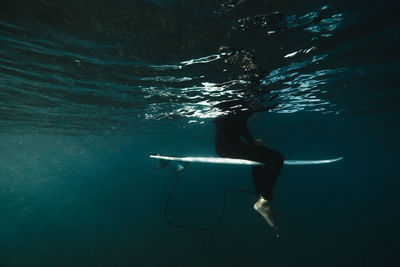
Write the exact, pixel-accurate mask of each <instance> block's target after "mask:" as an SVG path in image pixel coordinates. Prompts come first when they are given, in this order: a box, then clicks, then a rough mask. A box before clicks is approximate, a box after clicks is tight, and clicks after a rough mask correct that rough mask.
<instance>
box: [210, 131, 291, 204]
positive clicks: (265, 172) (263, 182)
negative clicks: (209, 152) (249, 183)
mask: <svg viewBox="0 0 400 267" xmlns="http://www.w3.org/2000/svg"><path fill="white" fill-rule="evenodd" d="M216 152H217V154H218V155H219V156H220V157H232V158H242V159H248V160H254V161H258V162H262V163H264V165H263V166H253V167H252V177H253V182H254V186H255V188H256V192H257V194H259V195H261V196H262V197H264V198H265V199H267V200H269V201H271V200H272V198H273V197H272V191H273V188H274V185H275V183H276V181H277V179H278V177H279V173H280V171H281V169H282V167H283V160H284V158H283V156H282V154H280V153H279V152H277V151H275V150H272V149H269V148H268V147H266V146H264V145H250V144H246V143H243V142H229V141H228V140H226V139H222V138H221V139H218V138H217V142H216Z"/></svg>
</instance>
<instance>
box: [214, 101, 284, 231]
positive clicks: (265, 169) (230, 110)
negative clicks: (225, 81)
mask: <svg viewBox="0 0 400 267" xmlns="http://www.w3.org/2000/svg"><path fill="white" fill-rule="evenodd" d="M217 107H219V108H220V109H222V110H224V111H226V114H225V115H222V116H219V117H217V118H215V119H214V123H215V125H216V139H215V150H216V152H217V154H218V156H220V157H228V158H240V159H248V160H253V161H258V162H262V163H264V164H263V165H262V166H253V167H252V178H253V182H254V185H255V189H256V192H257V194H258V196H259V198H258V200H257V202H256V203H255V204H254V209H255V210H256V211H257V212H258V213H259V214H260V215H261V216H262V217H263V218H264V219H265V221H266V222H267V223H268V225H269V226H271V227H272V228H274V230H275V233H276V235H277V236H279V233H278V228H277V226H276V224H275V222H274V218H273V215H274V214H273V210H272V207H271V201H272V199H273V195H272V191H273V188H274V185H275V183H276V181H277V179H278V176H279V173H280V171H281V169H282V167H283V162H284V158H283V156H282V154H281V153H279V152H277V151H274V150H272V149H270V148H268V147H267V146H266V145H265V144H263V143H262V142H261V140H259V139H254V138H253V137H252V135H251V134H250V131H249V129H248V127H247V121H248V119H249V118H250V117H251V115H253V113H254V112H259V111H267V110H270V109H272V108H274V107H275V106H269V107H263V108H253V107H251V106H248V105H246V104H245V103H244V101H243V100H233V101H228V102H223V103H220V104H218V105H217Z"/></svg>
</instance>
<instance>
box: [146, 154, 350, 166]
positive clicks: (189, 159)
mask: <svg viewBox="0 0 400 267" xmlns="http://www.w3.org/2000/svg"><path fill="white" fill-rule="evenodd" d="M150 158H155V159H161V160H168V161H183V162H199V163H214V164H237V165H250V166H256V165H263V163H261V162H257V161H252V160H247V159H236V158H221V157H176V156H166V155H161V154H150ZM342 159H343V157H338V158H333V159H320V160H285V161H284V164H285V165H319V164H328V163H334V162H337V161H340V160H342Z"/></svg>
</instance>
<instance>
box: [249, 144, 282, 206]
mask: <svg viewBox="0 0 400 267" xmlns="http://www.w3.org/2000/svg"><path fill="white" fill-rule="evenodd" d="M254 150H255V152H254V153H256V156H257V159H256V160H257V161H260V162H263V163H264V165H263V166H253V168H252V177H253V182H254V186H255V188H256V191H257V193H258V194H259V195H261V196H263V197H264V198H265V199H267V200H269V201H272V198H273V196H272V191H273V189H274V186H275V183H276V181H277V180H278V177H279V173H280V171H281V169H282V167H283V160H284V159H283V156H282V155H281V154H280V153H279V152H277V151H274V150H272V149H269V148H267V147H265V146H257V147H256V148H254Z"/></svg>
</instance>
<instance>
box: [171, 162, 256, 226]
mask: <svg viewBox="0 0 400 267" xmlns="http://www.w3.org/2000/svg"><path fill="white" fill-rule="evenodd" d="M167 166H168V167H169V168H170V169H171V170H172V171H173V172H174V173H176V179H175V182H174V185H173V186H172V188H171V191H170V192H169V195H168V198H167V201H166V203H165V208H164V218H165V221H166V222H167V223H168V224H169V225H172V226H174V227H177V228H180V229H185V230H194V231H210V230H213V229H215V228H216V227H218V226H219V225H220V224H221V222H222V219H223V217H224V215H225V210H226V195H227V192H228V191H235V192H241V193H248V194H253V195H257V193H256V192H254V191H249V190H244V189H238V188H231V187H224V205H223V207H222V211H221V214H220V215H219V217H218V219H217V220H216V222H215V223H213V224H211V225H209V226H203V227H201V226H190V225H183V224H178V223H175V222H173V221H172V220H171V219H169V217H168V208H169V205H170V202H171V199H172V196H173V195H174V193H175V188H176V186H177V184H178V182H179V180H180V178H181V176H180V172H181V171H182V170H183V169H184V168H185V167H184V166H181V165H180V166H178V168H176V169H175V168H173V167H172V166H170V165H169V164H168V165H167Z"/></svg>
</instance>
